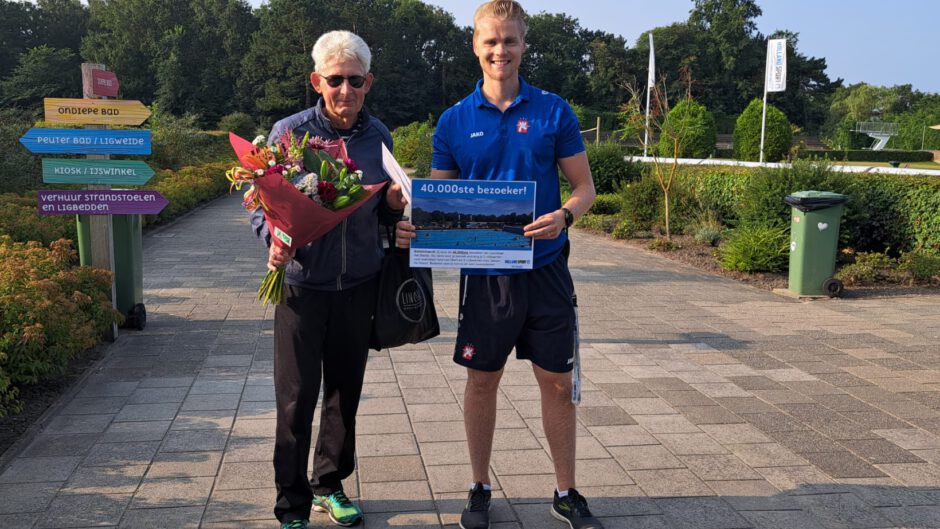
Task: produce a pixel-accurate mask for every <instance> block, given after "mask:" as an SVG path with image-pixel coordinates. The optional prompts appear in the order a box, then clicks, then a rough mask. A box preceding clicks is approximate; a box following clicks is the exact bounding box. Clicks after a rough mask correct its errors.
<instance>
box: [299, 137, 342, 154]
mask: <svg viewBox="0 0 940 529" xmlns="http://www.w3.org/2000/svg"><path fill="white" fill-rule="evenodd" d="M307 146H308V147H310V148H311V149H314V150H316V151H324V152H326V153H327V154H329V155H330V156H332V157H333V158H336V159H337V160H345V159H346V158H348V157H349V155H348V154H346V142H345V141H343V140H341V139H337V140H329V141H328V140H324V139H323V138H321V137H319V136H314V137H312V138H310V139H309V140H308V141H307Z"/></svg>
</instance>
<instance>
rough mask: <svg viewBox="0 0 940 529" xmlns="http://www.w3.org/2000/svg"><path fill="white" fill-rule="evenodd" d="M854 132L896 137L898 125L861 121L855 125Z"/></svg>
mask: <svg viewBox="0 0 940 529" xmlns="http://www.w3.org/2000/svg"><path fill="white" fill-rule="evenodd" d="M853 132H860V133H862V134H887V135H890V136H894V135H895V134H897V133H898V124H897V123H886V122H884V121H859V122H858V123H856V124H855V130H854V131H853Z"/></svg>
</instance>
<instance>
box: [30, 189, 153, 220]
mask: <svg viewBox="0 0 940 529" xmlns="http://www.w3.org/2000/svg"><path fill="white" fill-rule="evenodd" d="M167 204H169V202H168V201H167V199H166V198H164V197H163V195H161V194H160V193H158V192H156V191H149V190H141V191H130V190H114V189H77V190H75V189H67V190H63V189H41V190H39V196H38V209H39V214H40V215H135V214H143V215H156V214H157V213H160V211H162V210H163V208H165V207H166V205H167Z"/></svg>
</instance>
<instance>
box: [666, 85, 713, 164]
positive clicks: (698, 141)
mask: <svg viewBox="0 0 940 529" xmlns="http://www.w3.org/2000/svg"><path fill="white" fill-rule="evenodd" d="M714 152H715V118H714V117H713V116H712V114H711V112H709V111H708V109H706V108H705V106H704V105H702V104H700V103H697V102H695V101H694V100H693V99H691V98H686V99H683V100H682V101H679V103H678V104H676V106H674V107H673V108H672V110H670V111H669V114H668V115H667V116H666V120H665V121H664V122H663V125H662V134H661V135H660V141H659V155H660V156H662V157H666V158H668V157H672V156H674V155H675V156H677V157H679V158H708V157H710V156H711V155H712V154H713V153H714Z"/></svg>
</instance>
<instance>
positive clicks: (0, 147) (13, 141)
mask: <svg viewBox="0 0 940 529" xmlns="http://www.w3.org/2000/svg"><path fill="white" fill-rule="evenodd" d="M35 118H36V116H35V115H34V114H33V113H31V112H27V111H23V110H17V109H13V108H2V109H0V152H2V153H3V155H2V156H0V181H2V182H3V190H4V191H5V192H11V193H22V192H23V191H28V190H30V189H36V188H37V187H38V186H39V184H40V183H42V165H41V161H40V157H39V156H36V155H34V154H31V153H30V152H29V151H27V150H26V149H25V148H23V146H22V145H21V144H20V141H19V140H20V138H21V137H22V136H23V134H26V131H27V130H29V129H30V127H32V126H33V122H34V120H35Z"/></svg>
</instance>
